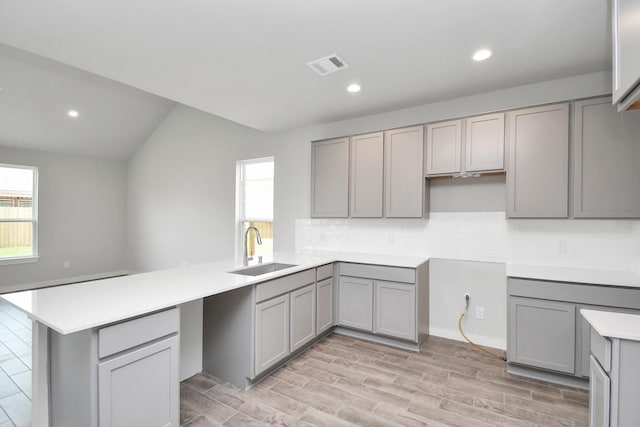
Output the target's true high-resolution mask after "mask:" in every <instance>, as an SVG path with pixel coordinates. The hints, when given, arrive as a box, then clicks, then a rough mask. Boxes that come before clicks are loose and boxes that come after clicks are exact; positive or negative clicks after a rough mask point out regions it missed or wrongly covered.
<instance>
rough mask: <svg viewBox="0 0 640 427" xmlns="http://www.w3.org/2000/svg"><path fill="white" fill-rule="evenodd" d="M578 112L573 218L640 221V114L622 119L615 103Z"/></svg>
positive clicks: (591, 103)
mask: <svg viewBox="0 0 640 427" xmlns="http://www.w3.org/2000/svg"><path fill="white" fill-rule="evenodd" d="M574 107H575V108H574V112H575V117H574V132H573V135H574V149H573V173H574V177H573V183H574V184H573V215H574V216H575V217H576V218H638V217H640V167H638V164H640V111H633V112H627V113H624V114H621V113H618V112H617V111H616V109H615V107H613V106H612V105H611V98H598V99H590V100H586V101H579V102H576V103H575V104H574Z"/></svg>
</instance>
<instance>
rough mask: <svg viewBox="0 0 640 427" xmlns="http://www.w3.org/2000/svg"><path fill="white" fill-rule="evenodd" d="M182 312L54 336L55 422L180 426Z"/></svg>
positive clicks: (51, 347) (52, 398) (52, 420)
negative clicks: (179, 370)
mask: <svg viewBox="0 0 640 427" xmlns="http://www.w3.org/2000/svg"><path fill="white" fill-rule="evenodd" d="M179 327H180V311H179V309H178V308H172V309H169V310H165V311H161V312H157V313H154V314H149V315H146V316H143V317H138V318H135V319H132V320H126V321H123V322H120V323H116V324H113V325H109V326H106V327H102V328H97V329H92V330H86V331H80V332H76V333H73V334H68V335H62V334H59V333H57V332H55V331H53V330H51V331H50V335H49V357H50V370H51V374H50V383H49V387H50V424H51V425H53V426H58V425H68V426H101V427H109V426H114V427H116V426H134V425H135V426H139V425H154V426H155V425H157V426H176V427H178V426H179V425H180V383H179V378H178V369H179V358H180V344H179Z"/></svg>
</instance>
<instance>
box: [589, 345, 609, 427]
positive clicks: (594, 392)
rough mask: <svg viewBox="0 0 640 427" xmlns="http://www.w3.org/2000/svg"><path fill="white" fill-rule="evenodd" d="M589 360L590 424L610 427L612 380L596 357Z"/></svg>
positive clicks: (592, 426) (595, 426)
mask: <svg viewBox="0 0 640 427" xmlns="http://www.w3.org/2000/svg"><path fill="white" fill-rule="evenodd" d="M589 361H590V365H589V367H590V369H589V373H590V375H589V378H590V380H589V382H590V386H589V426H590V427H609V413H610V409H611V406H610V402H611V380H610V379H609V376H608V375H607V373H606V372H605V371H604V369H602V366H600V364H599V363H598V361H597V360H596V358H595V357H593V356H589Z"/></svg>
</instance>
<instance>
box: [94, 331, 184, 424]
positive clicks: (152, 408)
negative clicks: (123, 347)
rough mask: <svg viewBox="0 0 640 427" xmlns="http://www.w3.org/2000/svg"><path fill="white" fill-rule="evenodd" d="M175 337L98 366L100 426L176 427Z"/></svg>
mask: <svg viewBox="0 0 640 427" xmlns="http://www.w3.org/2000/svg"><path fill="white" fill-rule="evenodd" d="M179 351H180V349H179V340H178V337H177V336H173V337H171V338H167V339H165V340H162V341H160V342H156V343H154V344H151V345H148V346H145V347H142V348H140V349H137V350H134V351H130V352H127V353H124V354H122V355H121V356H117V357H114V358H112V359H109V360H106V361H105V362H101V363H99V364H98V414H99V418H100V423H99V424H100V426H105V427H106V426H114V427H116V426H177V425H179V424H178V420H177V419H176V416H177V415H178V414H177V412H176V408H175V402H177V401H179V399H180V396H179V386H178V382H177V378H178V364H177V363H176V361H177V358H178V354H179Z"/></svg>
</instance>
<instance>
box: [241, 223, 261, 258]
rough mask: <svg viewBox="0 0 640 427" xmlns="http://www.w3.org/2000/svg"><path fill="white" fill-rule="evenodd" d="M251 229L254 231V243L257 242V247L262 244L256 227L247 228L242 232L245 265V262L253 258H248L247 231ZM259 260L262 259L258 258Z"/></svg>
mask: <svg viewBox="0 0 640 427" xmlns="http://www.w3.org/2000/svg"><path fill="white" fill-rule="evenodd" d="M251 229H253V230H255V231H256V241H257V242H258V244H259V245H261V244H262V237H260V231H259V230H258V229H257V228H256V227H254V226H253V225H252V226H250V227H248V228H247V229H246V230H245V232H244V260H245V263H246V262H247V261H250V260H252V259H253V257H251V258H250V257H249V231H250V230H251ZM260 258H262V257H260Z"/></svg>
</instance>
